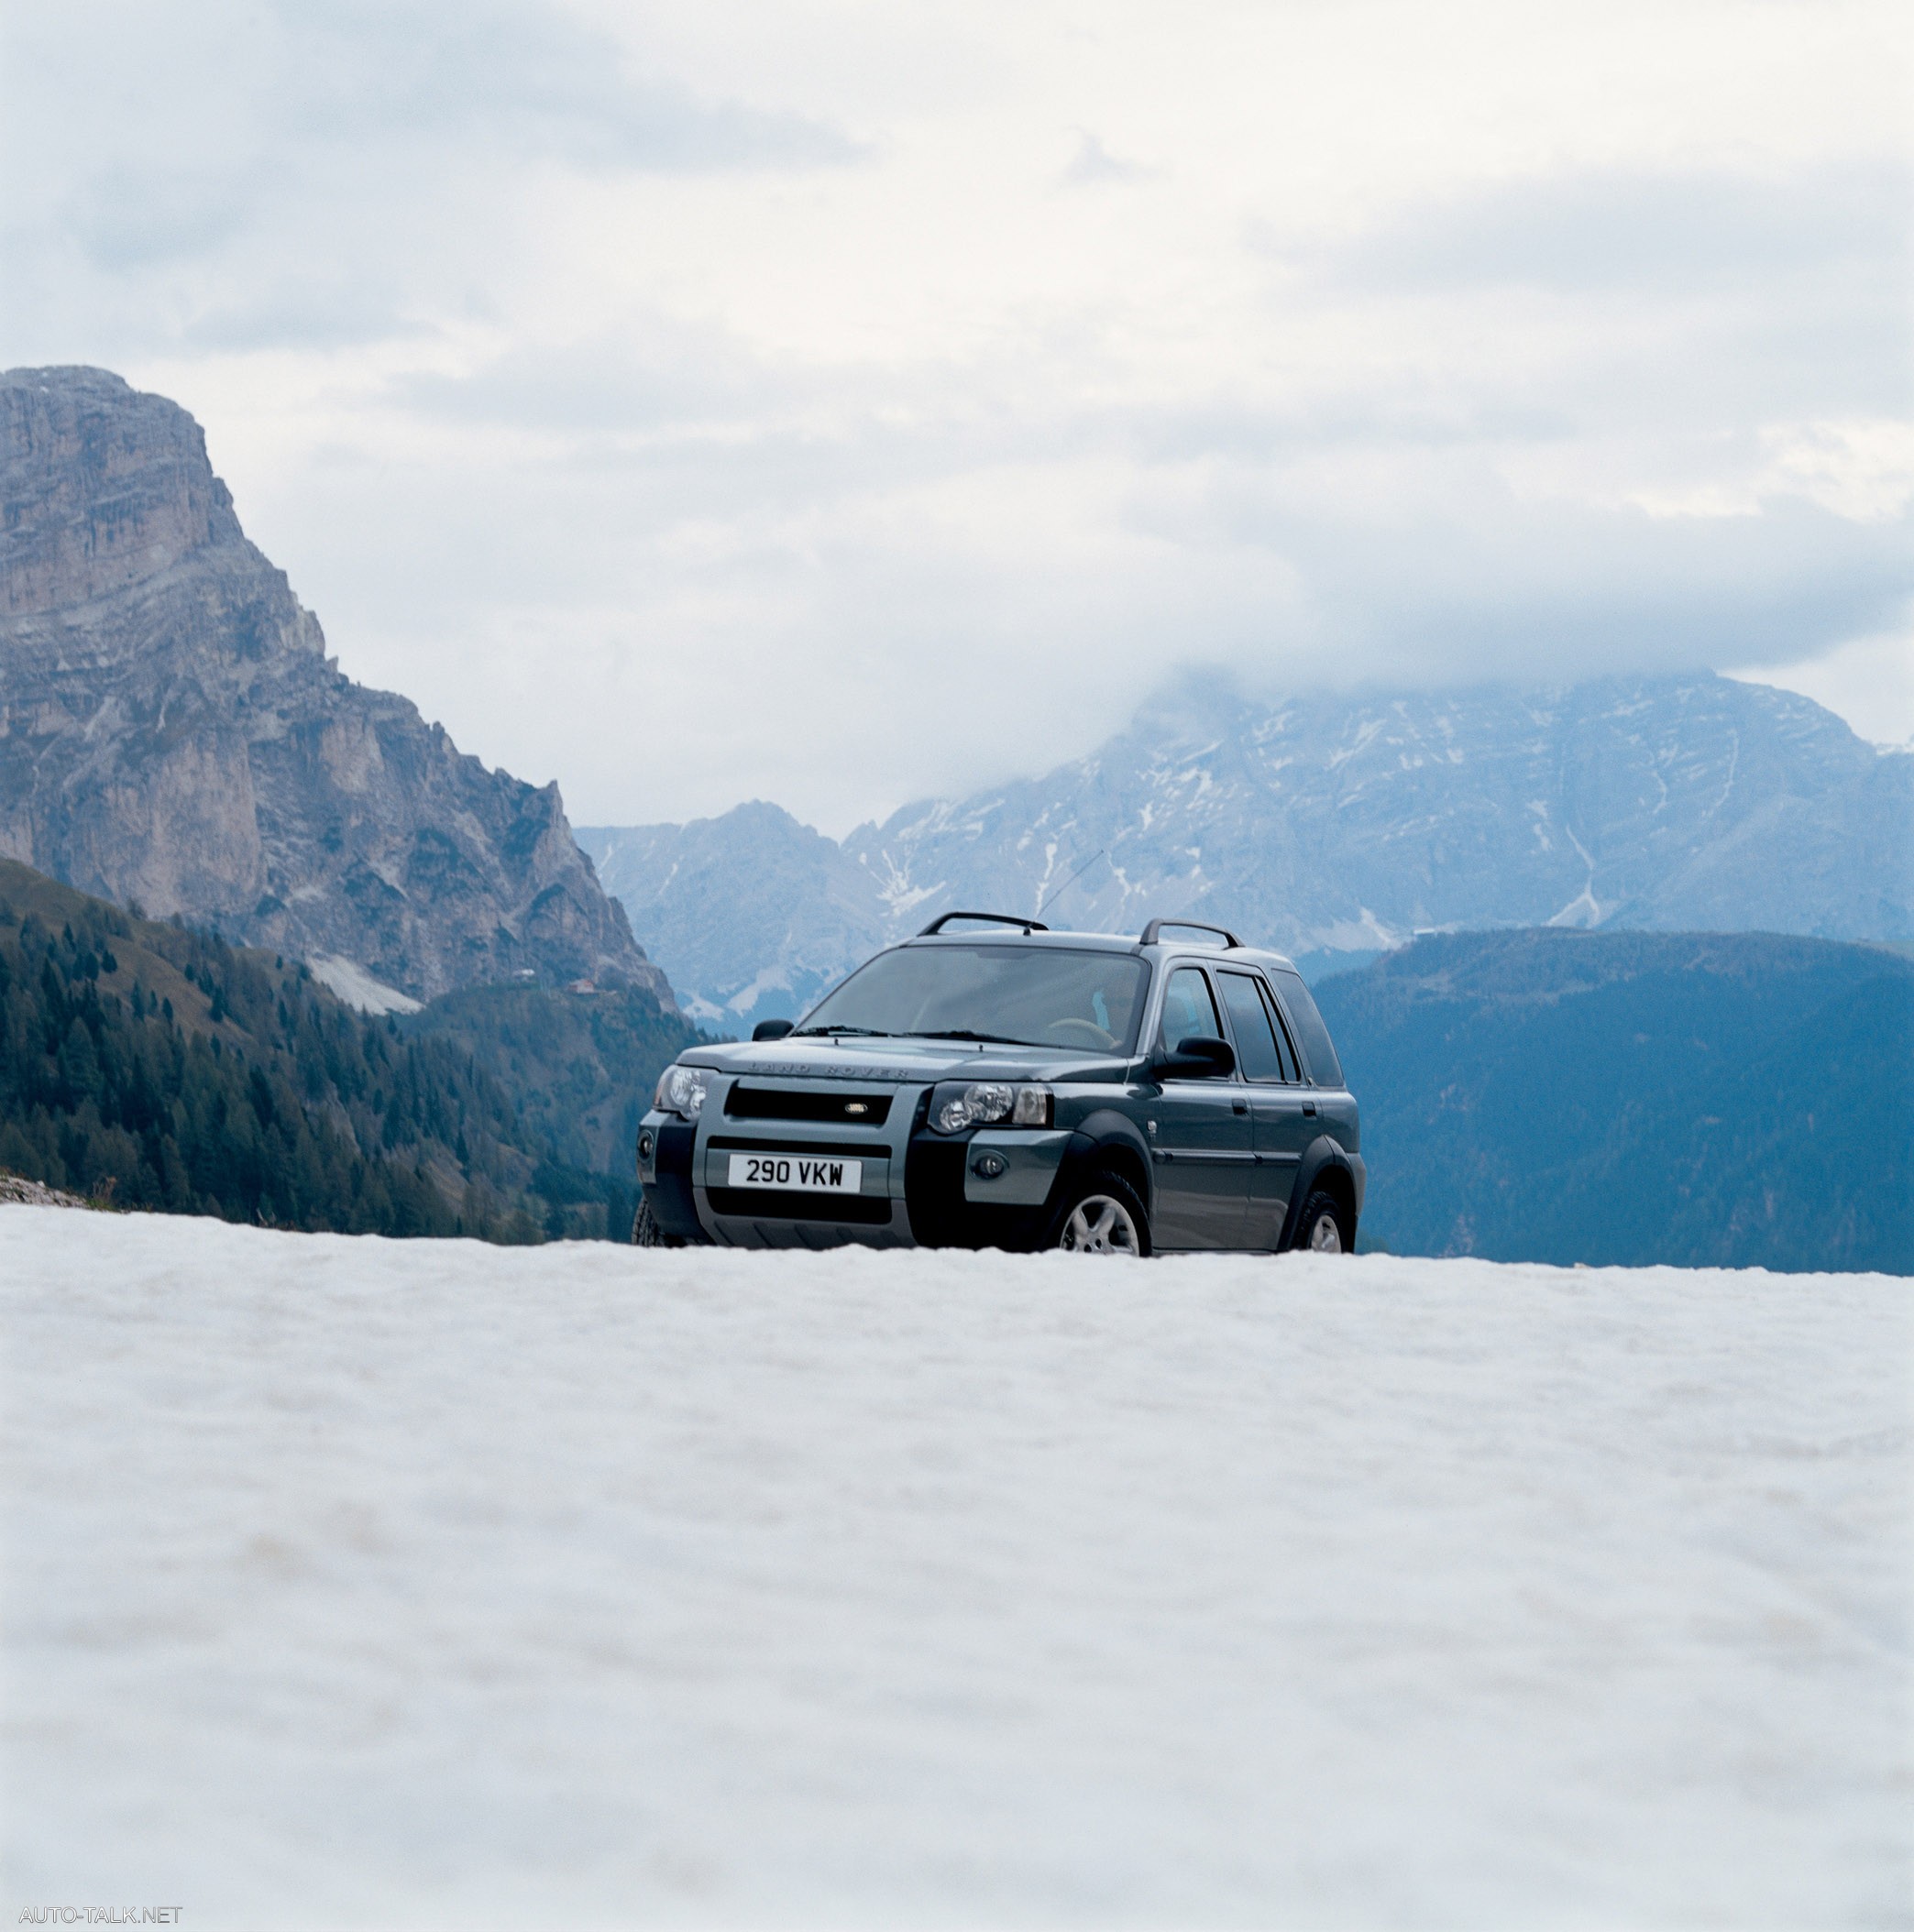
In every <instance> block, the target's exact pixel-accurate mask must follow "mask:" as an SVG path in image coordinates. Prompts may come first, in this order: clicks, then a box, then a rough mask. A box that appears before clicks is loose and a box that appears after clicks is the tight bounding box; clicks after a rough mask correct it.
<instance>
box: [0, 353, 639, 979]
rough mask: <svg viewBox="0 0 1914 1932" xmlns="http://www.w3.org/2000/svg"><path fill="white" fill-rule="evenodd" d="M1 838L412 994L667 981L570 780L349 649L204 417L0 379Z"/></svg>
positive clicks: (229, 931) (92, 391) (114, 889)
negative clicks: (577, 806)
mask: <svg viewBox="0 0 1914 1932" xmlns="http://www.w3.org/2000/svg"><path fill="white" fill-rule="evenodd" d="M0 518H4V523H0V853H5V854H6V855H7V856H9V857H13V858H17V859H20V860H23V861H25V862H27V863H28V864H29V865H32V866H35V867H37V868H38V869H39V870H40V871H42V872H46V873H52V874H54V875H55V876H56V877H58V878H60V879H63V880H66V881H67V882H68V883H69V884H72V885H75V886H78V887H79V888H80V889H81V890H82V891H85V892H90V893H96V894H99V895H103V896H104V897H107V898H111V899H116V900H118V901H120V902H121V903H123V904H124V903H126V902H128V901H137V902H138V904H139V905H140V906H142V907H143V908H144V909H145V910H146V912H148V914H149V915H155V916H163V915H167V914H170V913H174V912H179V913H182V914H184V915H185V916H186V917H189V918H191V919H193V920H196V921H203V922H208V923H211V924H213V925H214V926H216V927H217V928H218V929H219V930H220V931H221V932H222V933H223V934H224V935H225V936H226V937H227V938H228V939H236V940H239V941H241V942H243V943H246V944H248V945H255V946H268V947H271V948H273V949H275V950H280V951H284V952H289V953H294V954H297V955H300V956H302V957H305V958H313V959H319V960H323V961H336V962H339V963H340V970H342V971H347V974H348V977H349V972H350V969H351V968H356V969H358V971H359V972H360V973H361V974H362V975H368V976H369V977H370V978H371V979H372V980H374V981H377V982H381V983H382V984H383V985H384V986H388V987H394V988H397V989H399V990H400V991H401V992H402V993H405V994H407V995H409V996H410V997H411V998H413V999H421V1000H423V999H430V998H432V997H433V996H434V995H435V994H437V993H444V992H446V991H448V990H449V989H451V988H453V987H457V986H468V985H475V984H483V983H486V982H494V981H501V980H508V979H512V978H513V977H518V976H523V975H524V974H526V973H531V974H533V975H534V976H535V977H537V978H538V979H540V980H542V981H545V982H566V981H570V980H575V979H578V978H589V979H592V980H596V981H600V982H607V983H615V982H624V983H632V984H639V985H644V986H646V987H649V988H650V989H651V990H652V991H653V992H654V993H657V994H658V995H659V996H660V997H661V998H662V999H663V1000H664V1001H665V1004H667V1005H668V1004H672V995H671V990H670V987H669V986H668V984H666V982H665V979H664V976H663V974H662V973H660V972H659V971H658V969H657V968H656V967H655V966H654V965H653V964H652V963H651V962H650V961H648V960H647V959H646V958H645V956H644V952H643V951H642V950H641V949H640V948H639V946H638V944H637V942H636V941H635V940H634V939H633V937H632V933H631V928H630V926H629V925H628V924H627V922H626V919H625V917H624V914H623V912H622V909H621V908H620V907H619V906H618V905H617V904H616V903H615V902H614V901H612V900H611V899H608V898H607V897H606V895H605V894H604V892H603V891H602V890H601V889H600V885H599V883H598V880H597V878H596V876H595V875H594V874H593V872H592V869H591V866H590V863H589V861H588V860H587V859H586V858H585V857H584V855H583V854H582V853H581V852H580V851H578V846H577V845H576V843H575V842H574V840H573V839H572V835H571V830H570V828H569V827H568V826H567V823H566V818H565V810H564V807H563V806H562V804H561V803H560V801H559V796H558V788H557V786H556V785H546V786H545V787H544V788H543V789H540V788H539V787H537V786H534V785H526V784H523V783H522V782H521V781H520V780H518V779H516V778H513V777H512V776H511V775H510V774H507V773H504V772H493V771H488V770H487V769H486V768H485V767H484V766H483V765H481V764H480V763H479V761H478V760H477V759H476V758H468V757H466V756H464V755H462V754H461V753H460V752H459V751H458V748H457V746H456V745H455V744H454V743H453V742H452V741H451V740H450V739H449V738H448V737H447V736H446V732H445V730H444V729H443V728H442V727H440V726H438V725H435V724H427V723H426V722H425V721H424V719H422V718H421V717H420V716H419V713H418V711H417V709H416V708H414V707H413V705H411V704H410V703H408V702H407V701H406V700H405V699H404V698H402V697H395V696H393V695H392V694H391V693H389V692H383V691H369V690H367V689H366V688H365V687H364V686H359V685H357V684H354V683H353V682H352V680H351V679H349V678H347V677H346V676H344V675H342V674H341V673H340V672H339V671H338V669H337V668H336V665H335V664H332V663H331V662H330V661H329V660H328V659H327V658H326V655H325V638H324V636H323V635H322V634H321V631H320V629H319V623H318V620H317V619H315V618H314V616H313V614H312V613H311V612H310V611H308V610H305V609H302V608H301V606H300V604H299V602H298V600H297V599H296V598H294V597H293V595H292V588H291V587H290V586H289V585H288V583H287V581H286V578H285V576H284V575H283V573H281V571H279V570H276V569H275V568H274V567H273V566H272V565H271V564H270V563H269V562H268V561H267V559H266V558H265V557H264V556H263V555H261V554H260V553H259V551H258V550H257V549H255V548H254V547H253V545H252V544H251V543H248V542H247V539H246V536H245V533H244V532H242V531H241V529H240V527H239V521H238V518H237V517H236V515H235V514H234V510H233V501H232V498H231V496H230V495H229V494H228V492H227V490H226V488H225V485H224V484H223V483H222V482H221V481H220V480H219V478H217V477H215V476H214V474H213V470H212V467H211V466H210V464H209V463H208V461H207V457H206V448H205V438H204V436H203V434H202V433H201V431H200V428H199V425H198V424H197V423H194V422H193V421H192V417H190V416H189V415H187V414H186V412H184V411H183V410H181V409H180V408H179V407H177V406H176V405H175V404H173V403H171V402H170V401H166V400H165V398H163V397H159V396H150V395H143V394H140V393H139V392H137V391H136V390H132V389H130V388H129V387H128V386H127V385H126V383H125V382H123V381H121V380H120V379H119V378H118V377H116V376H112V375H108V374H107V373H105V372H104V370H99V369H84V368H55V369H14V370H10V371H8V372H6V374H4V375H0Z"/></svg>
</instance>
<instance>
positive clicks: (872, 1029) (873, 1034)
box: [791, 1026, 896, 1040]
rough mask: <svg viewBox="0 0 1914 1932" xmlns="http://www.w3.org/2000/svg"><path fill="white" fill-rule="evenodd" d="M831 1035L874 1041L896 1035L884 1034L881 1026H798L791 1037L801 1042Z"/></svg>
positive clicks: (892, 1037) (891, 1037) (893, 1037)
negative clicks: (854, 1035)
mask: <svg viewBox="0 0 1914 1932" xmlns="http://www.w3.org/2000/svg"><path fill="white" fill-rule="evenodd" d="M831 1033H859V1034H862V1035H863V1037H865V1038H866V1039H874V1040H887V1039H895V1038H896V1034H894V1033H886V1032H885V1030H884V1028H883V1027H882V1026H800V1027H798V1029H797V1032H795V1033H794V1034H792V1035H791V1037H792V1038H793V1039H794V1040H801V1039H808V1038H812V1037H818V1036H820V1035H825V1034H831Z"/></svg>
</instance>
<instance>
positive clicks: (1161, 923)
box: [1137, 919, 1243, 946]
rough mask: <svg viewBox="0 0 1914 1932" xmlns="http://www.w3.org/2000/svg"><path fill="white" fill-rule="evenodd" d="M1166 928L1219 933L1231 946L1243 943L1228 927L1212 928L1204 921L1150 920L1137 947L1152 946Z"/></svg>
mask: <svg viewBox="0 0 1914 1932" xmlns="http://www.w3.org/2000/svg"><path fill="white" fill-rule="evenodd" d="M1166 926H1174V927H1176V928H1179V929H1180V930H1182V931H1185V932H1214V933H1220V934H1221V935H1222V937H1223V938H1224V939H1227V940H1228V941H1229V943H1230V945H1232V946H1240V945H1241V944H1242V943H1243V942H1242V941H1241V940H1240V939H1238V938H1237V936H1236V934H1235V933H1233V932H1231V931H1230V929H1229V928H1228V927H1227V926H1212V925H1211V924H1210V923H1209V922H1208V921H1207V920H1206V919H1152V920H1151V921H1150V924H1149V925H1148V926H1146V927H1145V928H1143V937H1142V938H1141V939H1139V940H1138V941H1137V944H1138V945H1139V946H1154V945H1155V944H1156V942H1157V935H1158V934H1159V933H1160V932H1161V931H1162V929H1163V928H1164V927H1166Z"/></svg>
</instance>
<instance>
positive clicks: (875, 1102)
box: [724, 1081, 891, 1127]
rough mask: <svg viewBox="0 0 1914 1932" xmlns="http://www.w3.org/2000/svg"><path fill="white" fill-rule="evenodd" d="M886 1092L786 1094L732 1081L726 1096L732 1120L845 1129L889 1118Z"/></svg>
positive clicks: (876, 1122) (880, 1123) (774, 1088)
mask: <svg viewBox="0 0 1914 1932" xmlns="http://www.w3.org/2000/svg"><path fill="white" fill-rule="evenodd" d="M890 1104H891V1097H890V1095H889V1094H888V1093H832V1092H823V1091H819V1090H816V1089H813V1090H812V1091H811V1092H798V1093H787V1092H784V1091H783V1090H782V1089H780V1088H777V1087H747V1086H745V1085H744V1083H743V1082H742V1081H734V1082H733V1083H732V1086H731V1092H730V1093H729V1094H728V1095H727V1096H726V1097H725V1102H724V1111H725V1114H726V1116H727V1117H728V1118H730V1119H731V1120H830V1121H840V1122H842V1123H843V1124H844V1125H847V1126H853V1125H854V1126H860V1127H881V1126H882V1125H884V1123H885V1120H886V1119H888V1118H889V1116H890Z"/></svg>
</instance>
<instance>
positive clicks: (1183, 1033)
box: [1162, 966, 1223, 1049]
mask: <svg viewBox="0 0 1914 1932" xmlns="http://www.w3.org/2000/svg"><path fill="white" fill-rule="evenodd" d="M1193 1033H1200V1034H1204V1035H1206V1036H1207V1037H1210V1038H1212V1039H1221V1038H1222V1037H1223V1026H1222V1023H1221V1022H1220V1021H1219V1020H1218V1019H1217V1018H1216V1001H1215V1000H1213V999H1212V998H1211V997H1210V990H1209V980H1208V978H1207V977H1206V975H1205V973H1204V971H1203V969H1202V968H1201V967H1199V966H1179V967H1178V968H1177V969H1176V971H1174V972H1172V974H1171V975H1170V983H1169V984H1168V985H1167V986H1165V987H1164V989H1163V1033H1162V1039H1163V1045H1164V1046H1166V1047H1168V1048H1172V1049H1173V1048H1175V1046H1176V1044H1177V1042H1178V1041H1179V1040H1186V1039H1188V1038H1189V1037H1190V1036H1191V1035H1192V1034H1193Z"/></svg>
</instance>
